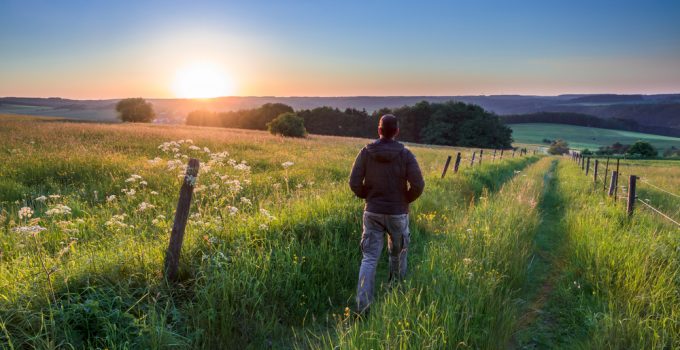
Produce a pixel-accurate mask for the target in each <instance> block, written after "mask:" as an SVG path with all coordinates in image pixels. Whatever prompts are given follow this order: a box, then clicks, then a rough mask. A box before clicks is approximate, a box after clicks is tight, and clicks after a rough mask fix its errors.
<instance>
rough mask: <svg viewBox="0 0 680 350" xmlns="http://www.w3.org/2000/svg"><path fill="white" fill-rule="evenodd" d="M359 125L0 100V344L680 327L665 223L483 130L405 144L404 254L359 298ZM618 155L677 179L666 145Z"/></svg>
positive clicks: (242, 343)
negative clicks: (99, 120)
mask: <svg viewBox="0 0 680 350" xmlns="http://www.w3.org/2000/svg"><path fill="white" fill-rule="evenodd" d="M367 142H369V140H366V139H355V138H343V137H326V136H316V135H310V136H309V137H308V138H306V139H288V138H281V137H275V136H272V135H269V134H267V133H264V132H259V131H245V130H233V129H221V128H204V127H190V126H169V125H168V126H166V125H141V124H134V125H133V124H96V123H80V122H72V121H64V120H57V119H50V118H27V117H18V116H10V115H5V116H0V160H2V163H3V167H1V168H0V348H8V349H23V348H35V349H56V348H76V349H80V348H110V349H138V348H139V349H161V348H163V349H166V348H205V349H219V348H236V347H241V348H253V349H257V348H277V349H278V348H299V349H316V348H318V349H327V348H339V349H368V348H375V349H378V348H399V349H407V348H414V349H415V348H431V349H442V348H451V349H456V348H461V349H463V348H486V349H497V348H512V349H515V348H554V347H560V348H622V349H623V348H653V349H670V348H677V347H680V321H679V320H680V296H679V295H678V290H680V236H679V235H678V228H677V227H676V226H674V225H673V224H669V223H668V222H667V221H665V220H663V219H660V218H659V217H658V216H656V214H654V213H651V212H649V211H645V210H643V209H641V208H638V210H637V211H636V213H635V215H634V216H633V217H632V218H630V219H629V218H627V217H626V216H625V211H624V210H623V208H622V204H621V201H618V202H615V201H613V200H611V199H609V198H606V197H605V196H603V194H602V191H601V189H599V187H598V189H595V186H593V183H592V179H590V178H587V177H585V175H583V173H582V172H581V171H580V169H579V168H577V166H576V164H575V163H573V162H571V160H569V159H567V158H563V157H547V156H524V157H520V156H519V154H517V155H516V156H515V157H511V156H510V155H509V153H507V152H506V154H505V156H504V158H503V159H500V157H496V159H493V157H492V156H491V155H490V153H492V152H489V151H485V152H484V158H483V161H482V164H481V165H479V164H476V165H475V166H473V167H471V166H470V165H469V163H470V155H471V153H472V152H475V151H478V150H473V149H459V148H451V147H429V146H426V145H416V144H409V145H408V147H409V148H410V149H411V150H412V151H413V152H414V154H415V155H416V157H417V159H418V161H419V163H420V165H421V168H422V170H423V174H424V176H425V180H426V189H425V192H424V194H423V196H422V197H421V198H420V199H419V200H417V201H416V202H415V203H414V204H413V205H412V207H411V234H412V240H411V241H412V246H411V248H410V257H409V264H410V265H409V266H410V267H409V270H410V273H409V275H408V276H407V279H406V280H405V281H403V282H402V283H400V284H398V285H397V286H396V287H395V286H389V285H387V283H386V282H387V271H386V268H387V266H386V265H387V264H386V256H385V255H383V260H382V261H381V264H380V266H379V271H378V276H377V281H378V285H381V282H382V283H384V284H383V285H382V286H381V287H380V288H378V290H377V295H376V303H375V305H374V306H373V307H372V309H371V312H370V314H369V315H366V316H359V315H356V314H355V313H354V311H353V307H354V302H353V300H354V293H355V287H356V279H357V276H358V269H359V263H360V259H361V251H360V249H359V241H360V238H361V237H360V236H361V214H362V207H363V203H362V202H361V201H360V200H358V199H356V198H354V197H353V196H352V194H351V191H350V190H349V188H348V186H347V179H348V175H349V170H350V167H351V165H352V162H353V160H354V157H355V156H356V154H357V153H358V152H359V150H360V149H361V147H362V146H363V145H365V144H366V143H367ZM456 152H462V154H463V160H462V162H461V167H460V171H459V172H458V173H453V172H452V170H451V169H449V172H448V174H447V175H446V177H445V178H443V179H442V178H441V172H442V168H443V165H444V162H445V160H446V157H447V156H449V155H453V156H454V157H455V154H456ZM529 154H531V152H529ZM190 157H193V158H198V159H200V161H201V170H200V173H199V176H198V179H197V182H196V185H195V194H194V199H193V201H192V207H191V216H190V219H189V223H188V225H187V231H186V236H185V241H184V247H183V251H182V257H181V261H180V275H179V276H180V277H179V281H178V283H169V282H167V281H165V279H164V278H163V275H162V273H161V271H162V265H163V258H164V253H165V249H166V247H167V243H168V237H169V232H170V229H171V227H172V219H173V215H174V210H175V206H176V203H177V197H178V191H179V186H180V184H181V181H182V174H183V172H184V171H185V164H186V163H187V159H188V158H190ZM628 166H629V165H626V167H628ZM630 167H631V168H624V169H622V171H623V172H626V171H636V172H640V174H638V175H639V176H644V178H646V179H648V181H649V182H650V183H654V184H658V186H660V187H664V188H669V189H673V188H680V186H678V185H679V184H678V181H680V167H679V166H678V165H677V164H676V163H672V162H660V161H653V162H644V163H643V162H642V161H636V162H631V163H630ZM633 167H637V168H633ZM643 171H644V172H645V173H644V175H643V174H642V172H643ZM640 188H641V190H642V185H641V186H640ZM622 190H623V189H622ZM641 193H642V192H641ZM649 193H650V194H649V196H652V194H653V193H652V192H649ZM646 195H647V194H645V196H646ZM657 195H658V196H659V197H658V198H662V197H661V196H660V195H659V194H657ZM640 196H641V198H642V196H643V194H641V195H640ZM671 197H672V196H671ZM654 198H657V197H654ZM650 200H652V198H650ZM659 200H660V199H659ZM664 203H665V204H659V205H662V206H663V208H664V209H669V208H677V204H678V202H675V203H676V204H675V207H673V205H674V204H673V202H671V200H668V202H664Z"/></svg>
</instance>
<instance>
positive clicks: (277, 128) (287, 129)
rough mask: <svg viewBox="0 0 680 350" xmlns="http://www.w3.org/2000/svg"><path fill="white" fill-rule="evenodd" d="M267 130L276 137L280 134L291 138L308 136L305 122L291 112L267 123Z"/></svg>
mask: <svg viewBox="0 0 680 350" xmlns="http://www.w3.org/2000/svg"><path fill="white" fill-rule="evenodd" d="M267 128H268V129H269V132H271V133H272V134H274V135H277V134H279V135H283V136H290V137H305V136H307V130H306V129H305V120H304V119H302V118H301V117H298V116H297V115H296V114H295V113H291V112H287V113H283V114H281V115H279V116H278V117H276V118H275V119H274V120H272V121H271V122H269V123H267Z"/></svg>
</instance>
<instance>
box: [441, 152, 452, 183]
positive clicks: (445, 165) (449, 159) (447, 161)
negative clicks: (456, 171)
mask: <svg viewBox="0 0 680 350" xmlns="http://www.w3.org/2000/svg"><path fill="white" fill-rule="evenodd" d="M449 163H451V156H449V157H448V158H446V164H444V171H442V179H443V178H444V175H446V170H447V169H448V168H449Z"/></svg>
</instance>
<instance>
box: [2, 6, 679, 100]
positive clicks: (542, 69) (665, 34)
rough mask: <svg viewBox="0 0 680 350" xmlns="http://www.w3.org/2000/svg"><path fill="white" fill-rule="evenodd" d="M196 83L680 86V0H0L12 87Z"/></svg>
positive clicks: (19, 91) (144, 88)
mask: <svg viewBox="0 0 680 350" xmlns="http://www.w3.org/2000/svg"><path fill="white" fill-rule="evenodd" d="M192 67H193V68H192ZM196 67H199V68H196ZM203 90H205V91H203ZM200 91H202V92H201V93H203V92H205V93H206V94H207V95H210V93H211V92H215V93H217V94H226V95H239V96H383V95H399V96H406V95H417V96H424V95H492V94H525V95H558V94H566V93H645V94H653V93H680V1H677V0H671V1H658V0H648V1H627V0H618V1H601V0H590V1H583V0H568V1H554V0H541V1H534V0H494V1H491V0H469V1H453V0H451V1H381V0H363V1H351V0H343V1H328V0H316V1H313V0H307V1H302V0H301V1H274V0H272V1H260V0H249V1H197V0H194V1H172V0H166V1H143V0H138V1H122V0H119V1H92V0H88V1H85V0H83V1H75V0H60V1H50V0H44V1H39V0H0V96H32V97H57V96H58V97H64V98H76V99H106V98H123V97H130V96H142V97H146V98H174V97H192V96H190V95H191V94H192V93H194V94H196V95H197V96H193V97H200V96H198V95H199V94H200V93H199V92H200ZM207 95H206V96H207Z"/></svg>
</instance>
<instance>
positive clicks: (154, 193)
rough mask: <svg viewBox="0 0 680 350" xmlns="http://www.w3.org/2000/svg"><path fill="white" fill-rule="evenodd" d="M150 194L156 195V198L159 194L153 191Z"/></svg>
mask: <svg viewBox="0 0 680 350" xmlns="http://www.w3.org/2000/svg"><path fill="white" fill-rule="evenodd" d="M149 193H150V194H151V195H154V196H155V195H157V194H158V192H156V191H151V192H149Z"/></svg>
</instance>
